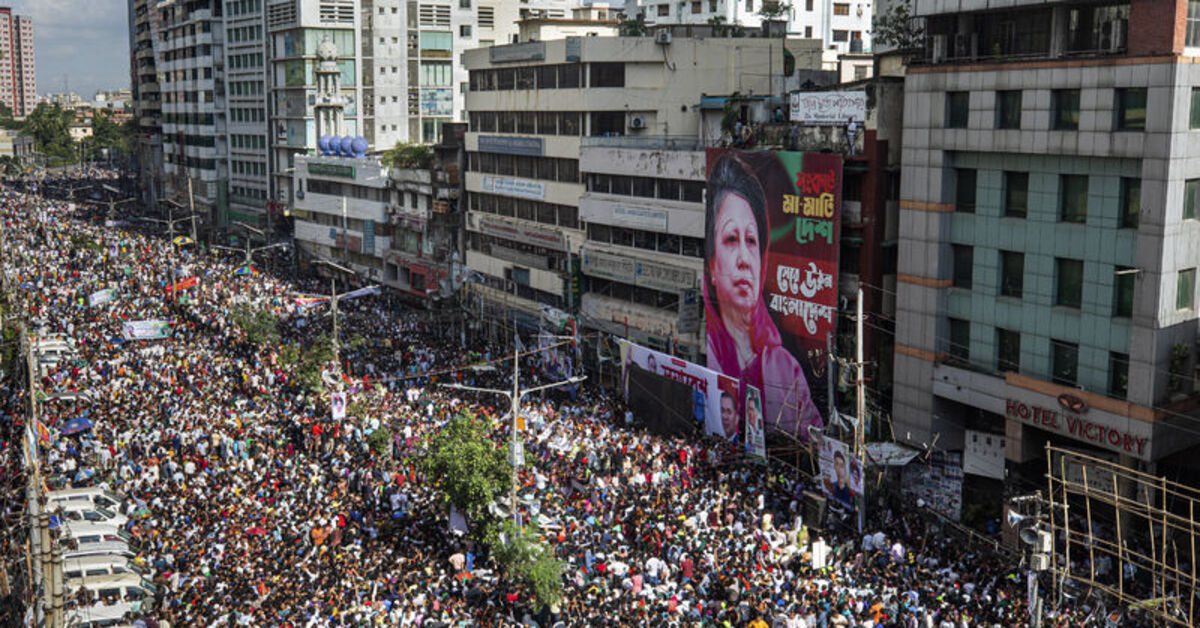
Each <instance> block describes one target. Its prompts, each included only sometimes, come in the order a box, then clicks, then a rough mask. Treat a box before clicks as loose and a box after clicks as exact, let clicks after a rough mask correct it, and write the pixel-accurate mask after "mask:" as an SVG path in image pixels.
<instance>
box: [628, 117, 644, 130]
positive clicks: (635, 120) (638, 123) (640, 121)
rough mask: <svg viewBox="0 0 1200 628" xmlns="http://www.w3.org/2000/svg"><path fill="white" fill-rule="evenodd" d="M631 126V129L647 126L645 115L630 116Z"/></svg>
mask: <svg viewBox="0 0 1200 628" xmlns="http://www.w3.org/2000/svg"><path fill="white" fill-rule="evenodd" d="M629 128H631V129H644V128H646V118H645V116H639V115H633V116H629Z"/></svg>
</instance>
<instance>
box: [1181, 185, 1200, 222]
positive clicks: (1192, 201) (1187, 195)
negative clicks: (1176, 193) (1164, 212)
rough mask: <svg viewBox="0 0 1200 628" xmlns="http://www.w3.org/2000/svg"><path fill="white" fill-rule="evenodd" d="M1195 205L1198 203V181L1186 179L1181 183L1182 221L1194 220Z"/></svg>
mask: <svg viewBox="0 0 1200 628" xmlns="http://www.w3.org/2000/svg"><path fill="white" fill-rule="evenodd" d="M1196 203H1200V179H1188V180H1187V181H1184V183H1183V219H1184V220H1195V219H1196V216H1197V214H1198V213H1200V212H1197V211H1196Z"/></svg>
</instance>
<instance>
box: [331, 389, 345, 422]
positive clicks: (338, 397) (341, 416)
mask: <svg viewBox="0 0 1200 628" xmlns="http://www.w3.org/2000/svg"><path fill="white" fill-rule="evenodd" d="M329 418H331V419H333V420H334V421H343V420H345V419H346V393H344V392H335V393H332V394H330V395H329Z"/></svg>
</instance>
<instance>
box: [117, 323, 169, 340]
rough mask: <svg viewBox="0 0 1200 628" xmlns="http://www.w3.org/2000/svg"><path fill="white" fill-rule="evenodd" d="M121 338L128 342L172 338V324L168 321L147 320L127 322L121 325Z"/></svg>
mask: <svg viewBox="0 0 1200 628" xmlns="http://www.w3.org/2000/svg"><path fill="white" fill-rule="evenodd" d="M121 336H122V337H124V338H125V339H126V340H158V339H159V338H169V337H170V336H171V323H170V322H168V321H159V320H145V321H126V322H124V323H122V324H121Z"/></svg>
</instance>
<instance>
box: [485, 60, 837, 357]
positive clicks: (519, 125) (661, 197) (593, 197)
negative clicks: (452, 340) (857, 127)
mask: <svg viewBox="0 0 1200 628" xmlns="http://www.w3.org/2000/svg"><path fill="white" fill-rule="evenodd" d="M782 45H787V46H788V48H789V50H790V51H791V52H792V53H793V56H795V58H796V59H798V60H800V59H814V58H815V55H814V54H813V53H815V52H817V46H818V44H817V42H810V41H805V40H787V41H786V42H783V40H779V39H763V38H753V39H690V38H676V39H674V41H673V43H670V44H660V43H656V42H655V40H654V38H650V37H568V38H566V39H562V40H557V41H534V42H524V43H520V44H510V45H504V46H501V45H497V46H493V47H491V48H486V49H478V50H471V51H468V52H467V53H466V54H465V55H464V64H465V65H466V67H467V69H468V70H469V71H470V85H469V88H468V89H469V91H468V93H467V111H468V115H469V117H470V132H469V133H467V138H466V140H467V141H466V145H467V146H466V150H467V153H468V154H467V158H468V161H467V173H466V178H465V190H466V195H467V199H466V201H467V209H468V213H467V238H468V240H467V251H466V260H465V261H466V264H467V265H468V266H469V267H470V268H471V269H473V270H474V271H476V272H478V273H480V274H481V275H482V276H483V277H484V278H485V280H486V283H483V284H473V285H472V288H473V289H474V290H476V291H477V296H478V297H479V298H480V301H481V303H483V305H484V314H485V316H488V317H490V318H492V319H494V320H499V321H512V320H514V319H515V321H516V323H517V324H518V325H522V326H524V327H526V328H536V326H537V324H538V318H539V316H540V315H541V312H542V310H543V306H545V307H552V308H556V309H558V310H565V311H574V310H576V309H577V308H579V306H580V304H581V298H582V297H583V294H584V293H585V292H586V291H587V290H586V288H587V285H589V284H587V283H585V281H584V275H583V274H582V273H581V269H582V270H583V272H587V269H589V268H593V265H590V261H591V260H599V259H601V256H602V254H611V255H618V256H623V257H624V258H626V259H635V260H644V261H645V262H646V264H647V267H649V266H650V265H656V267H658V268H661V269H664V273H666V274H669V275H671V278H669V280H668V281H667V283H666V284H663V283H657V284H654V285H653V286H651V285H650V283H647V282H646V281H643V282H642V284H641V285H640V286H639V285H638V282H637V281H634V280H630V282H623V281H622V280H621V279H620V278H618V279H615V280H614V279H613V278H612V277H611V276H606V275H604V274H603V273H602V271H600V270H596V272H594V273H592V277H594V278H595V281H596V282H597V285H598V284H599V283H600V282H605V281H610V282H611V281H615V282H616V283H627V284H628V285H627V286H623V287H615V288H612V289H608V287H609V286H608V284H605V286H604V289H602V290H597V292H598V293H600V294H602V295H607V296H597V297H589V299H591V300H595V301H596V302H597V303H600V302H602V301H603V302H604V304H605V305H604V307H608V308H610V309H611V308H613V307H618V308H620V307H625V306H623V305H621V304H614V303H611V302H608V301H606V300H605V299H616V300H618V301H624V302H625V305H627V306H628V307H626V308H625V309H626V310H628V311H635V310H636V311H644V310H637V307H636V306H638V305H639V304H640V305H642V306H645V307H649V308H652V309H654V310H656V313H655V314H654V315H653V316H650V317H644V318H638V317H636V316H631V317H630V320H631V321H633V325H634V327H635V328H640V329H642V330H644V331H647V332H650V333H654V334H664V335H665V334H667V333H669V332H664V330H665V329H667V328H664V327H663V325H664V324H667V323H668V322H669V321H671V320H673V319H674V318H675V317H676V316H677V314H676V312H675V310H677V309H678V308H677V305H675V306H674V310H672V307H673V306H672V303H674V302H675V301H677V300H678V299H677V298H676V299H674V301H673V300H672V299H673V296H672V295H675V294H676V293H677V292H679V291H682V290H686V289H688V288H695V287H698V286H699V282H698V279H696V278H695V277H694V276H693V275H695V274H696V270H697V269H699V268H700V266H699V256H700V255H703V251H702V249H703V247H702V246H695V242H693V240H696V239H697V238H702V237H703V205H702V204H701V202H700V201H701V200H702V196H703V193H702V191H701V190H702V189H703V187H704V186H703V183H702V182H701V181H702V180H703V178H704V172H703V168H702V164H703V159H702V158H698V157H697V156H696V155H694V154H693V155H683V156H679V157H675V156H663V155H658V156H655V155H656V154H657V152H661V151H662V150H664V149H666V148H668V146H669V145H671V142H670V141H668V137H669V136H675V137H676V138H680V137H684V138H691V139H690V140H688V141H684V142H681V143H680V144H679V145H678V146H680V147H682V146H690V147H691V148H692V149H695V148H696V147H697V141H696V138H700V139H703V132H702V128H701V127H702V124H701V117H700V113H699V110H698V109H699V107H698V104H699V102H700V100H701V95H702V94H731V93H733V92H735V91H739V90H741V91H743V92H745V91H748V90H754V92H755V93H758V94H767V93H770V92H771V89H770V87H769V86H770V85H771V82H773V78H772V77H771V76H769V75H768V73H767V72H762V73H751V72H743V70H744V69H745V68H768V67H770V66H771V59H772V58H780V59H781V58H782V56H783V54H782V50H781V46H782ZM777 67H778V66H777ZM709 139H710V140H711V139H713V138H709ZM593 147H594V148H596V149H602V148H605V147H611V148H612V149H613V151H616V152H613V151H610V152H608V153H607V154H605V156H602V157H598V158H595V159H591V160H589V162H588V163H590V164H592V165H591V166H589V168H590V169H591V173H593V176H585V174H584V173H583V171H582V168H581V165H582V164H581V156H582V155H583V154H584V151H587V150H588V149H590V148H593ZM619 150H628V152H626V153H621V152H619ZM597 154H599V153H597ZM701 155H702V154H701ZM651 157H653V158H651ZM639 160H640V161H639ZM660 162H662V163H661V164H660ZM667 162H670V163H671V164H672V165H670V166H669V167H664V168H662V169H659V170H656V168H658V167H659V165H662V166H667ZM697 164H700V166H698V165H697ZM698 167H699V168H700V169H699V170H697V168H698ZM635 178H636V179H638V182H637V185H638V188H637V189H638V193H637V194H631V190H627V189H626V186H631V185H632V184H633V182H632V179H635ZM589 180H590V181H592V183H593V184H594V185H593V187H591V188H589V186H588V182H589ZM614 182H616V183H614ZM613 186H615V187H613ZM644 190H650V191H651V192H650V193H649V195H647V194H646V192H645V191H644ZM660 190H661V192H660ZM629 196H642V197H645V198H641V199H632V198H628V197H629ZM622 197H625V198H622ZM647 206H648V207H651V208H652V209H653V211H652V212H651V213H649V214H640V213H639V212H640V209H641V208H643V207H647ZM585 211H587V212H590V213H588V214H587V217H585V216H584V212H585ZM663 214H669V215H667V216H665V217H664V216H663ZM592 223H594V224H592ZM635 232H636V233H635ZM614 234H615V235H614ZM593 236H595V238H594V240H595V241H593ZM626 236H628V237H626ZM683 236H687V237H683ZM614 238H615V239H614ZM660 240H661V246H660ZM585 245H586V246H587V247H588V248H587V249H586V251H587V252H588V253H589V255H591V254H593V253H594V256H592V257H589V258H588V260H589V262H588V263H589V265H587V266H585V261H584V260H582V259H581V257H580V256H581V254H582V253H583V252H584V251H585V249H584V247H585ZM595 268H598V267H595ZM689 273H690V274H689ZM688 277H692V280H691V281H690V282H689V280H688V279H687V278H688ZM587 281H589V282H590V281H592V279H591V278H589V279H588V280H587ZM689 283H690V285H688V284H689ZM626 288H628V289H626ZM634 288H645V289H648V290H651V291H656V292H655V294H653V295H651V296H647V295H644V294H643V293H642V292H641V291H639V290H634ZM658 293H661V294H658ZM588 303H589V307H590V303H591V301H589V302H588ZM597 307H599V306H597ZM658 310H661V311H658ZM584 313H585V314H587V310H586V308H585V310H584ZM608 318H611V317H608ZM583 322H584V323H585V324H586V323H587V320H586V317H585V318H584V321H583ZM622 335H627V334H622ZM691 344H693V345H698V344H699V343H698V340H697V339H696V338H695V337H692V338H691Z"/></svg>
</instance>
